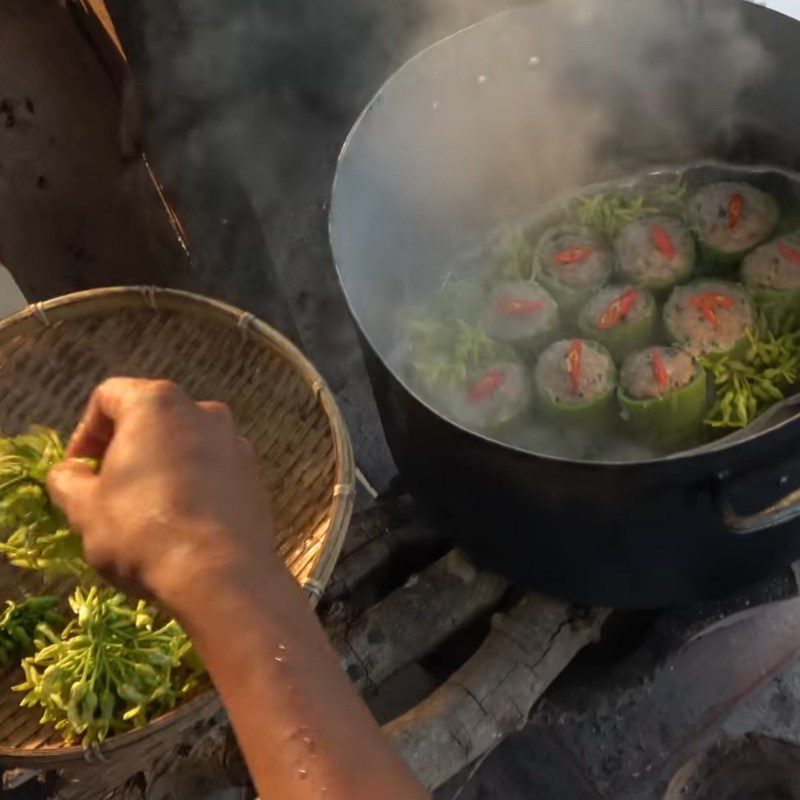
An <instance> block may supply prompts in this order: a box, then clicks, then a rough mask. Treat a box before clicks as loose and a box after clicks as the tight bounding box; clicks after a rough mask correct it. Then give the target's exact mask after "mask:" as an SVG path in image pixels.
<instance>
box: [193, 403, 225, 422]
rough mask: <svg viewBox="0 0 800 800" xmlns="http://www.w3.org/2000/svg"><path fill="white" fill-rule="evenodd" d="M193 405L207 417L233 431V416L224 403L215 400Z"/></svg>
mask: <svg viewBox="0 0 800 800" xmlns="http://www.w3.org/2000/svg"><path fill="white" fill-rule="evenodd" d="M195 405H196V406H197V407H198V408H199V409H200V410H201V411H203V412H204V413H206V414H207V415H208V416H210V417H212V418H213V419H215V420H217V421H218V422H221V423H224V424H225V425H227V426H228V427H230V428H231V429H233V415H232V414H231V410H230V408H228V406H226V405H225V403H219V402H217V401H216V400H203V401H202V402H200V403H195Z"/></svg>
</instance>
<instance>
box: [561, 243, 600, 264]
mask: <svg viewBox="0 0 800 800" xmlns="http://www.w3.org/2000/svg"><path fill="white" fill-rule="evenodd" d="M592 253H594V250H593V249H592V248H591V247H584V246H583V245H576V246H575V247H570V248H568V249H567V250H560V251H559V252H558V253H554V254H553V260H554V261H556V263H558V264H578V263H579V262H581V261H586V259H587V258H589V256H590V255H591V254H592Z"/></svg>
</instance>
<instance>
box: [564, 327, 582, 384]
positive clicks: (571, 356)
mask: <svg viewBox="0 0 800 800" xmlns="http://www.w3.org/2000/svg"><path fill="white" fill-rule="evenodd" d="M582 361H583V342H581V340H580V339H573V340H572V341H571V342H570V345H569V350H568V351H567V371H568V372H569V379H570V384H571V388H572V393H573V394H577V393H578V390H579V389H580V388H581V362H582Z"/></svg>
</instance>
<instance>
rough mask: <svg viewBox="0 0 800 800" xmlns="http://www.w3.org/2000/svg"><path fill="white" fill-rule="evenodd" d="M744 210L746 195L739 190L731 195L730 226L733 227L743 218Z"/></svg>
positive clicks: (729, 208) (729, 207) (729, 206)
mask: <svg viewBox="0 0 800 800" xmlns="http://www.w3.org/2000/svg"><path fill="white" fill-rule="evenodd" d="M743 210H744V197H742V195H741V194H739V192H736V194H734V195H731V199H730V202H729V203H728V228H730V229H733V228H735V227H736V226H737V225H738V224H739V220H740V219H741V218H742V211H743Z"/></svg>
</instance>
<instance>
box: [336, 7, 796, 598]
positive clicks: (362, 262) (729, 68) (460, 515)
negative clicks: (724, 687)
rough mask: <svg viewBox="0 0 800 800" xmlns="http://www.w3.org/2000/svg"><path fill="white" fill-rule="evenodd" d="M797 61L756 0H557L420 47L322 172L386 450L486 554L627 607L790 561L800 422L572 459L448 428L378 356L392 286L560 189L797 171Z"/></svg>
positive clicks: (504, 566) (693, 594)
mask: <svg viewBox="0 0 800 800" xmlns="http://www.w3.org/2000/svg"><path fill="white" fill-rule="evenodd" d="M586 6H599V7H602V8H607V9H611V10H612V12H611V13H610V14H609V15H608V16H606V17H604V18H603V19H598V18H594V19H588V18H587V17H586V16H585V14H584V13H583V12H581V11H580V8H583V7H586ZM637 10H638V13H637ZM617 12H621V13H617ZM648 15H649V16H648ZM740 21H741V28H739V27H738V26H739V24H740ZM760 48H763V52H761V50H760ZM764 53H768V54H769V59H770V60H771V64H767V63H766V61H765V60H764V58H763V55H764ZM798 79H800V24H798V23H797V22H795V21H793V20H791V19H789V18H788V17H785V16H782V15H781V14H778V13H776V12H773V11H769V10H767V9H766V8H763V7H760V6H755V5H750V4H749V3H741V4H739V3H737V4H734V5H733V6H732V5H731V4H730V3H723V4H714V5H709V3H703V2H698V1H697V0H690V2H688V3H684V2H681V0H654V2H638V1H637V2H628V0H618V1H617V0H615V2H609V3H606V4H587V3H580V2H579V1H578V2H574V3H573V2H572V1H571V0H551V1H550V2H543V3H541V4H539V5H537V6H533V7H528V8H520V9H515V10H513V11H509V12H506V13H504V14H501V15H499V16H497V17H493V18H491V19H489V20H487V21H485V22H483V23H481V24H479V25H477V26H475V27H472V28H470V29H468V30H466V31H463V32H461V33H459V34H456V35H455V36H453V37H450V38H449V39H447V40H445V41H444V42H441V43H440V44H438V45H436V46H434V47H433V48H430V49H428V50H426V51H424V52H423V53H422V54H420V55H419V56H417V57H416V58H414V59H412V61H410V62H409V63H408V64H407V65H406V66H405V67H403V69H401V70H400V71H399V72H398V73H397V74H396V75H395V76H394V77H393V78H392V79H391V80H390V81H389V82H388V83H387V84H386V86H385V87H384V88H383V89H382V90H381V92H380V93H379V94H378V96H377V97H376V98H375V100H374V101H373V102H372V104H371V105H370V106H369V108H368V109H367V110H366V111H365V113H364V115H363V116H362V118H361V119H360V120H359V122H358V124H357V125H356V127H355V128H354V130H353V133H352V134H351V136H350V138H349V140H348V142H347V144H346V146H345V148H344V150H343V152H342V156H341V161H340V165H339V170H338V173H337V178H336V183H335V187H334V195H333V206H332V215H331V240H332V245H333V250H334V255H335V258H336V262H337V266H338V270H339V275H340V278H341V282H342V285H343V287H344V291H345V293H346V295H347V298H348V302H349V303H350V307H351V310H352V312H353V315H354V316H355V318H356V320H357V322H358V324H359V326H360V329H361V332H362V344H363V350H364V353H365V357H366V360H367V365H368V369H369V373H370V377H371V380H372V384H373V389H374V392H375V397H376V399H377V402H378V407H379V409H380V413H381V417H382V420H383V424H384V428H385V431H386V435H387V438H388V441H389V444H390V447H391V449H392V452H393V454H394V456H395V459H396V461H397V464H398V467H399V468H400V470H401V471H402V473H403V475H404V476H405V478H406V480H407V481H408V482H409V483H410V484H411V486H412V487H413V489H414V490H415V491H416V492H418V493H419V494H420V495H423V496H424V497H425V498H426V499H427V500H428V501H430V502H433V503H436V504H440V505H441V506H442V507H444V508H445V509H447V510H448V512H450V513H451V514H454V515H456V519H457V520H458V524H457V525H456V534H457V536H458V538H459V539H460V540H461V542H462V543H463V544H465V545H466V546H467V547H468V548H469V549H470V550H471V551H472V552H473V553H474V554H475V555H476V556H477V557H478V558H479V559H480V560H481V561H482V562H483V563H484V564H486V565H488V566H490V567H492V568H495V569H498V570H500V571H502V572H504V573H506V574H507V575H508V576H509V577H511V578H513V579H515V580H517V581H520V582H523V583H526V584H528V585H530V586H533V587H536V588H539V589H542V590H544V591H546V592H549V593H553V594H557V595H562V596H567V597H569V598H571V599H574V600H577V601H582V602H586V603H590V604H609V605H613V606H618V607H621V606H656V605H666V604H674V603H679V602H683V601H689V600H692V599H696V598H700V597H708V596H713V595H717V594H721V593H724V592H728V591H730V590H732V589H734V588H736V587H738V586H741V585H743V584H745V583H747V582H749V581H751V580H754V579H756V578H758V577H761V576H763V575H764V574H766V573H768V572H769V571H771V570H773V569H776V568H778V567H779V566H781V565H785V564H788V563H790V562H791V561H793V560H795V559H797V558H800V522H798V521H797V518H798V517H799V516H800V492H798V494H797V496H795V495H793V494H792V493H791V492H792V489H793V487H794V486H796V485H797V484H798V483H800V449H799V448H798V445H799V444H800V420H790V421H788V422H784V423H783V424H781V425H779V426H778V427H775V428H773V429H772V430H770V431H768V432H766V433H763V434H761V435H758V436H753V437H750V438H749V439H747V440H745V441H742V442H740V443H738V444H736V445H734V446H730V447H727V448H724V449H721V450H718V451H716V452H711V453H705V454H699V455H694V456H691V455H690V456H683V457H671V458H664V459H660V460H651V461H646V462H639V463H596V462H594V463H589V462H578V461H568V460H564V459H557V458H552V457H545V456H540V455H536V454H532V453H530V452H525V451H521V450H515V449H514V448H512V447H509V446H506V445H502V444H499V443H497V442H494V441H491V440H489V439H486V438H483V437H481V436H478V435H476V434H474V433H470V432H468V431H465V430H463V429H461V428H459V427H458V426H457V425H455V424H453V423H452V422H450V421H448V420H447V419H445V418H443V417H442V416H440V415H439V414H438V413H437V412H436V411H435V410H433V409H431V408H430V407H429V406H428V405H426V404H425V403H424V402H423V401H422V400H420V398H418V397H416V396H415V395H414V394H413V392H411V391H410V390H409V389H408V388H407V387H406V386H405V385H404V384H403V382H402V381H401V380H400V379H399V378H398V377H397V374H398V371H399V370H398V368H397V365H396V364H395V363H394V360H393V348H395V346H396V331H397V328H396V322H397V315H398V313H403V310H404V309H405V308H407V304H408V302H409V301H413V300H414V299H415V298H420V297H424V296H425V295H426V294H427V293H430V292H432V291H434V290H435V288H436V287H437V286H438V285H439V284H440V283H441V281H442V278H443V275H444V272H445V269H447V268H448V267H447V266H446V265H452V264H453V262H454V260H457V259H458V258H459V257H460V256H461V254H462V253H463V252H464V251H465V250H468V249H469V248H470V247H471V246H473V245H475V246H479V245H480V243H481V242H484V241H485V240H486V238H487V236H489V234H490V232H491V231H492V230H493V229H494V228H495V227H496V226H497V224H498V223H500V222H503V221H507V220H508V219H509V218H514V217H515V216H517V215H519V216H523V215H525V214H526V213H530V211H531V210H532V209H534V208H536V207H537V206H540V205H541V204H542V203H543V202H545V201H547V200H548V199H549V198H551V197H552V196H553V195H554V194H555V193H557V192H559V191H562V190H569V189H574V188H575V187H576V186H579V185H582V184H586V183H592V182H596V181H599V180H604V179H607V178H609V177H621V176H624V175H626V174H629V173H630V172H631V170H632V169H641V168H650V167H653V166H655V165H657V164H665V163H686V162H690V161H697V160H701V159H708V158H717V159H721V160H724V161H736V162H741V163H745V164H760V163H769V164H773V165H778V166H782V167H785V168H789V169H793V168H796V167H797V166H798V164H800V102H797V99H798V98H796V97H793V96H792V95H793V93H794V94H796V93H797V91H796V89H795V87H797V86H798V85H800V83H798ZM773 178H774V179H775V180H778V181H780V180H782V179H781V178H780V176H773ZM787 494H788V496H787Z"/></svg>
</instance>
